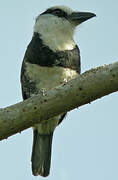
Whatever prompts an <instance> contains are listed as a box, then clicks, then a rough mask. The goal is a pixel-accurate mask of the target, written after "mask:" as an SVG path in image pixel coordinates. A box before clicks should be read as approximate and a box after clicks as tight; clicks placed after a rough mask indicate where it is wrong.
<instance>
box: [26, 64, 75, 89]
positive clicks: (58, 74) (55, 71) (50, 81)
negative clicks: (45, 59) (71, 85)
mask: <svg viewBox="0 0 118 180" xmlns="http://www.w3.org/2000/svg"><path fill="white" fill-rule="evenodd" d="M26 73H27V76H28V77H29V79H30V81H32V82H33V83H35V86H36V89H37V90H39V91H40V89H42V88H44V89H46V90H49V89H53V88H55V87H57V86H59V85H61V84H62V83H64V82H68V81H69V80H71V79H74V78H75V77H77V76H78V73H77V72H76V71H75V70H72V69H69V68H63V67H60V66H54V67H45V66H39V65H36V64H31V63H26Z"/></svg>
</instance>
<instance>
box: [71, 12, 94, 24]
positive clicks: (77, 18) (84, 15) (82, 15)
mask: <svg viewBox="0 0 118 180" xmlns="http://www.w3.org/2000/svg"><path fill="white" fill-rule="evenodd" d="M95 16H96V14H94V13H90V12H73V13H72V14H70V15H69V19H70V20H71V21H72V22H73V23H75V24H76V25H78V24H80V23H82V22H84V21H87V20H88V19H90V18H92V17H95Z"/></svg>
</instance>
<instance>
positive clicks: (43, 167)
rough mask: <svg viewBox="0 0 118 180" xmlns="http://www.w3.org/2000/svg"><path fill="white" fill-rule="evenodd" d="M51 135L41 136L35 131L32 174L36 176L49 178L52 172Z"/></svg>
mask: <svg viewBox="0 0 118 180" xmlns="http://www.w3.org/2000/svg"><path fill="white" fill-rule="evenodd" d="M52 137H53V132H52V133H51V134H44V135H42V134H39V133H38V131H37V130H34V137H33V149H32V159H31V161H32V173H33V175H34V176H38V175H41V176H44V177H46V176H48V175H49V172H50V163H51V147H52Z"/></svg>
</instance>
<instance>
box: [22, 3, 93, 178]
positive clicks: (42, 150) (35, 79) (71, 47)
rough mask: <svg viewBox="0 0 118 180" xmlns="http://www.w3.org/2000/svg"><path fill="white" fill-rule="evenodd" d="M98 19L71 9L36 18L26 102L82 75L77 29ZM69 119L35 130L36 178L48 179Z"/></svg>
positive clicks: (26, 64)
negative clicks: (56, 138)
mask: <svg viewBox="0 0 118 180" xmlns="http://www.w3.org/2000/svg"><path fill="white" fill-rule="evenodd" d="M94 16H95V14H93V13H83V12H73V11H72V10H71V9H70V8H68V7H65V6H57V7H52V8H49V9H48V10H46V11H45V12H44V13H42V14H40V15H39V16H38V17H37V18H36V22H35V25H34V33H33V37H32V40H31V42H30V44H29V45H28V47H27V50H26V53H25V56H24V60H23V63H22V70H21V84H22V94H23V99H24V100H25V99H27V98H30V97H32V96H33V95H35V94H38V93H39V92H40V91H41V90H42V89H45V90H49V89H53V88H55V87H56V86H59V85H60V84H62V83H63V82H67V81H69V80H71V79H73V78H75V77H76V76H78V74H80V52H79V48H78V47H77V45H76V44H75V42H74V40H73V34H74V30H75V28H76V26H77V25H79V24H80V23H82V22H84V21H86V20H88V19H90V18H92V17H94ZM45 113H46V112H45ZM65 115H66V114H65V113H64V114H60V115H59V116H56V117H53V118H52V120H50V121H46V122H44V123H42V124H36V125H35V126H34V127H33V131H34V137H33V150H32V160H31V161H32V172H33V175H35V176H37V175H41V176H44V177H45V176H48V174H49V171H50V163H51V145H52V137H53V132H54V130H55V128H56V126H57V125H58V124H59V123H60V122H61V121H62V120H63V119H64V117H65Z"/></svg>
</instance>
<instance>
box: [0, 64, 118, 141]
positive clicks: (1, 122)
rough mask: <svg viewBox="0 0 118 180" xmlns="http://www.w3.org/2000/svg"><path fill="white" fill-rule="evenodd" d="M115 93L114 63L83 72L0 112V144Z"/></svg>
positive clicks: (116, 67) (117, 67) (117, 68)
mask: <svg viewBox="0 0 118 180" xmlns="http://www.w3.org/2000/svg"><path fill="white" fill-rule="evenodd" d="M115 91H118V62H115V63H113V64H109V65H104V66H101V67H98V68H95V69H91V70H89V71H86V72H85V73H83V74H82V75H79V77H78V78H76V79H74V80H72V81H69V82H68V83H64V84H62V85H61V86H59V87H56V88H55V89H53V90H50V91H48V92H45V94H44V95H42V93H41V94H39V95H36V96H34V97H32V98H29V99H28V100H25V101H23V102H20V103H18V104H15V105H12V106H9V107H7V108H4V109H0V140H3V139H6V138H7V137H9V136H11V135H13V134H15V133H18V132H21V131H23V130H25V129H27V128H29V127H31V126H33V125H34V124H36V123H40V122H43V121H44V120H45V121H46V120H49V119H50V118H52V117H54V116H56V115H58V114H61V113H63V112H67V111H70V110H72V109H74V108H77V107H79V106H82V105H84V104H87V103H90V102H92V101H94V100H96V99H98V98H101V97H103V96H105V95H108V94H110V93H113V92H115Z"/></svg>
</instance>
